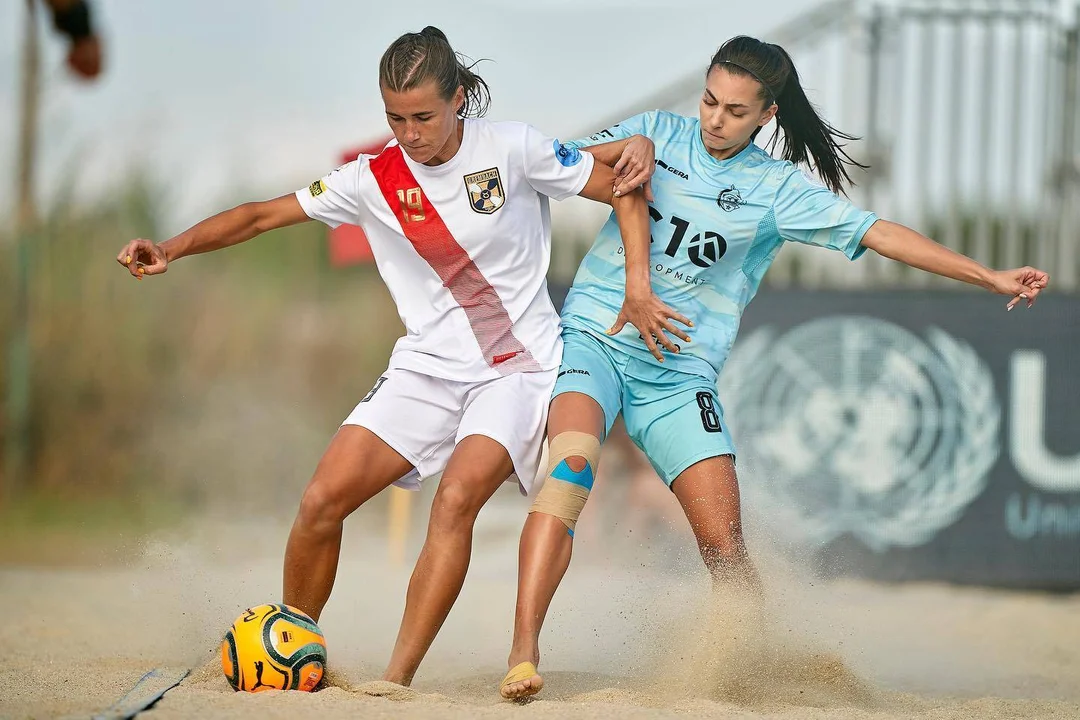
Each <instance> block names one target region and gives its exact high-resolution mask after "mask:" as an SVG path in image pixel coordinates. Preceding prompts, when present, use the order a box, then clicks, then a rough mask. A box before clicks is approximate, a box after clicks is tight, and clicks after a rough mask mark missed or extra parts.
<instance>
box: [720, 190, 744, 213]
mask: <svg viewBox="0 0 1080 720" xmlns="http://www.w3.org/2000/svg"><path fill="white" fill-rule="evenodd" d="M716 204H717V205H719V206H720V209H721V210H726V211H727V212H733V211H735V210H738V209H739V208H740V207H742V206H743V199H742V193H740V192H739V191H738V190H736V189H735V186H734V185H732V186H731V187H729V188H728V189H726V190H721V191H720V195H719V197H717V198H716Z"/></svg>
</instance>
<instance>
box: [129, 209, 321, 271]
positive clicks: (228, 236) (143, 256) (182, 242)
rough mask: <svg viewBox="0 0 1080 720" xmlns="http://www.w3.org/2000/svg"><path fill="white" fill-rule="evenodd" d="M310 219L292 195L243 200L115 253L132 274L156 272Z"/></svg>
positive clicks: (134, 242) (136, 242)
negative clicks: (174, 232)
mask: <svg viewBox="0 0 1080 720" xmlns="http://www.w3.org/2000/svg"><path fill="white" fill-rule="evenodd" d="M306 220H310V218H309V217H308V216H307V214H306V213H305V212H304V209H303V208H302V207H300V201H299V200H297V199H296V195H294V194H289V195H283V196H282V197H279V198H274V199H273V200H266V201H264V202H250V203H244V204H243V205H239V206H237V207H234V208H233V209H231V210H226V211H225V212H222V213H218V214H217V215H214V216H213V217H210V218H207V219H206V220H203V221H202V222H200V223H198V224H197V225H195V226H193V227H191V228H190V229H188V230H185V231H184V232H182V233H180V234H179V235H177V236H176V237H173V238H170V239H169V240H166V241H165V242H163V243H160V244H156V245H155V244H154V243H153V242H151V241H150V240H143V239H141V238H140V239H138V240H132V241H131V242H129V243H128V244H127V245H125V246H124V248H123V249H122V250H121V251H120V254H119V255H117V256H116V261H117V262H118V263H120V264H121V265H123V266H124V267H126V268H127V269H128V271H129V272H130V273H131V274H132V276H134V277H136V278H139V277H141V276H143V275H158V274H160V273H163V272H165V270H166V269H167V268H168V265H169V263H170V262H171V261H173V260H178V259H180V258H182V257H186V256H188V255H198V254H199V253H205V252H210V251H212V250H220V249H222V248H227V247H230V246H232V245H238V244H240V243H242V242H244V241H246V240H250V239H252V238H253V237H256V236H257V235H261V234H262V233H264V232H268V231H270V230H276V229H277V228H282V227H287V226H289V225H296V224H298V223H301V222H304V221H306Z"/></svg>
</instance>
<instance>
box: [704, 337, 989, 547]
mask: <svg viewBox="0 0 1080 720" xmlns="http://www.w3.org/2000/svg"><path fill="white" fill-rule="evenodd" d="M722 377H723V386H724V388H723V393H724V394H725V395H726V396H727V397H729V398H731V400H732V401H733V402H730V403H729V406H733V410H732V413H731V416H732V418H734V420H735V422H736V423H737V427H736V430H737V431H738V432H742V433H745V435H746V439H747V441H748V442H747V443H746V445H745V446H744V447H745V453H746V455H747V456H748V457H749V459H750V464H751V465H752V466H754V467H755V468H756V469H757V473H758V477H757V478H756V479H757V480H758V481H759V483H749V484H748V487H755V486H756V485H759V486H760V491H761V493H762V494H763V497H762V498H761V502H762V503H769V500H768V499H767V498H766V497H765V496H769V497H772V498H774V499H778V500H779V502H776V503H770V508H769V512H770V513H771V514H773V517H774V518H775V519H776V522H777V527H778V528H782V529H783V530H784V531H785V532H788V533H793V534H794V535H795V536H797V537H798V538H799V539H802V540H805V541H808V542H810V543H813V544H820V543H826V542H830V541H832V540H835V539H836V538H839V537H840V536H842V535H844V534H848V533H850V534H852V535H854V536H856V537H858V538H859V539H860V540H861V541H863V543H865V544H866V545H867V546H868V547H870V548H872V549H874V550H879V551H882V550H885V549H887V548H889V547H897V546H898V547H915V546H918V545H922V544H924V543H927V542H929V541H930V540H931V539H932V538H933V537H934V536H935V535H937V533H938V532H940V531H941V530H942V529H944V528H947V527H949V526H950V525H952V524H953V523H954V522H956V520H957V519H958V518H959V517H960V516H961V515H962V514H963V513H964V511H965V510H966V509H967V507H968V505H969V504H971V502H973V501H974V500H975V498H977V497H979V495H980V494H981V493H982V492H983V490H984V489H985V487H986V482H987V473H988V472H989V471H990V468H991V467H993V465H994V463H995V462H996V461H997V458H998V453H999V446H998V433H999V430H1000V428H1001V407H1000V406H999V404H998V398H997V395H996V393H995V391H994V379H993V376H992V375H991V374H990V369H989V368H988V367H987V365H986V363H985V362H984V361H983V360H982V358H980V357H979V355H978V354H977V353H976V352H975V350H974V349H973V348H972V347H971V346H970V345H968V344H967V343H966V342H964V341H962V340H959V339H957V338H954V337H952V336H951V335H949V334H947V333H945V332H943V331H942V330H939V329H937V328H933V327H932V328H929V329H928V330H927V332H926V339H925V340H924V339H922V338H920V337H918V336H917V335H915V334H914V333H912V332H910V331H908V330H906V329H904V328H902V327H900V326H898V325H894V324H892V323H889V322H886V321H884V320H879V319H876V318H868V317H828V318H824V319H821V320H815V321H812V322H808V323H805V324H803V325H800V326H798V327H795V328H794V329H792V330H790V331H788V332H787V333H785V334H783V335H781V336H780V337H774V334H773V332H772V331H771V329H770V328H767V327H766V328H761V329H759V330H757V331H756V332H754V333H752V334H750V335H748V336H746V337H745V338H743V339H742V340H741V341H740V343H739V344H738V345H736V346H735V351H734V352H733V353H732V355H731V358H730V360H729V361H728V363H727V364H726V366H725V368H724V374H723V376H722Z"/></svg>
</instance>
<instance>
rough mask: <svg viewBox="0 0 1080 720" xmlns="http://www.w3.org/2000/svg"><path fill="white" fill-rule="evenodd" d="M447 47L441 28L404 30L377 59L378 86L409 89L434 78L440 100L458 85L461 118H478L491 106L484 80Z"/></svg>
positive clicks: (448, 97)
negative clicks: (461, 95) (461, 99)
mask: <svg viewBox="0 0 1080 720" xmlns="http://www.w3.org/2000/svg"><path fill="white" fill-rule="evenodd" d="M473 67H475V63H474V64H472V65H466V64H465V62H464V61H463V59H462V57H461V56H460V55H458V54H457V53H455V52H454V49H453V48H452V47H450V41H449V40H447V39H446V35H444V34H443V31H442V30H440V29H439V28H437V27H432V26H431V25H428V26H427V27H426V28H424V29H423V30H421V31H420V32H418V33H405V34H404V35H402V36H401V37H399V38H398V39H397V40H395V41H394V42H393V43H391V45H390V47H388V48H387V49H386V52H384V53H383V56H382V60H380V61H379V85H380V86H381V87H384V88H386V89H388V90H393V91H394V92H403V91H405V90H411V89H413V88H415V87H417V86H419V85H421V84H423V83H425V82H427V81H428V80H434V81H435V82H436V84H437V85H438V87H439V92H440V94H441V95H442V97H443V99H444V100H449V99H450V98H452V97H453V96H454V92H455V91H456V90H457V89H458V87H459V86H460V87H462V88H463V89H464V90H465V102H464V103H463V104H462V106H461V107H460V108H458V109H457V113H458V115H460V116H462V117H481V116H483V115H484V114H485V113H486V112H487V111H488V107H489V106H490V105H491V93H490V91H489V90H488V86H487V83H486V82H484V79H483V78H482V77H480V76H479V75H477V74H476V73H474V72H473V70H472V69H473Z"/></svg>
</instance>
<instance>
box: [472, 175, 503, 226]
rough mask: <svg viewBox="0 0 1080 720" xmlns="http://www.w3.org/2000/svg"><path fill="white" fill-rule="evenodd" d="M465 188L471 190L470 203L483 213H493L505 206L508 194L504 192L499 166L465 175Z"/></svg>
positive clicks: (473, 207) (474, 208)
mask: <svg viewBox="0 0 1080 720" xmlns="http://www.w3.org/2000/svg"><path fill="white" fill-rule="evenodd" d="M464 179H465V189H466V190H468V191H469V204H470V205H472V209H473V210H475V211H476V212H478V213H481V214H483V215H491V214H492V213H493V212H495V211H496V210H498V209H499V208H501V207H502V206H503V201H505V200H506V195H505V194H504V193H503V186H502V180H501V179H500V178H499V168H497V167H493V168H490V169H488V170H481V171H480V172H474V173H472V174H471V175H466V176H465V178H464Z"/></svg>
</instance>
